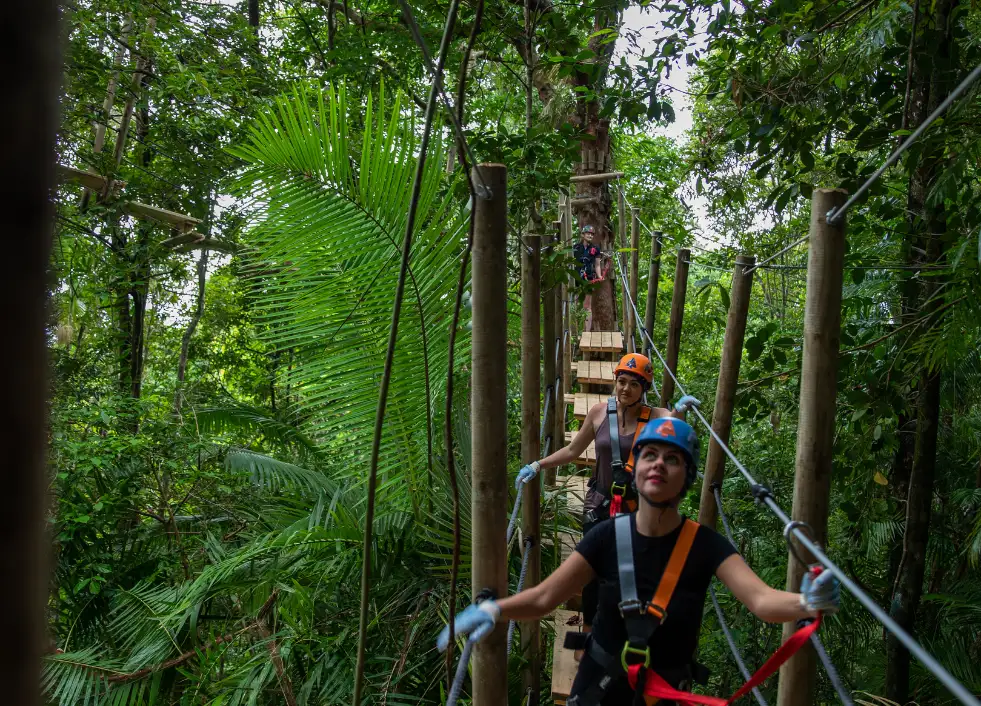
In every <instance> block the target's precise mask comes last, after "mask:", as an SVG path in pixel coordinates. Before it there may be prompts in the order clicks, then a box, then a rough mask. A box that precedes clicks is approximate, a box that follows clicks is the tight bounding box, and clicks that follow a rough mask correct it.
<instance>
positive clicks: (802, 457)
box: [777, 189, 846, 706]
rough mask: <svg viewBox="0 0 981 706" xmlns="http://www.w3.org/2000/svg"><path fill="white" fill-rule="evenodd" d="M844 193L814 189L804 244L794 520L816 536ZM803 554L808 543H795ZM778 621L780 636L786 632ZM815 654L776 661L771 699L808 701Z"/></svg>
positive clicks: (831, 425)
mask: <svg viewBox="0 0 981 706" xmlns="http://www.w3.org/2000/svg"><path fill="white" fill-rule="evenodd" d="M845 199H846V192H845V191H843V190H841V189H815V190H814V193H813V195H812V197H811V227H810V240H809V245H808V252H807V298H806V302H805V305H804V360H803V364H802V365H801V375H800V403H799V405H798V407H799V417H798V419H799V421H798V424H797V463H796V467H795V473H794V506H793V510H792V512H791V516H792V518H793V519H794V520H800V521H802V522H806V523H807V524H809V525H810V526H811V529H812V530H813V532H814V537H815V538H816V540H817V543H818V544H824V543H825V540H826V539H827V535H828V501H829V498H830V495H831V462H832V460H833V458H834V431H835V389H836V385H837V376H838V345H839V343H840V338H841V284H842V277H843V271H842V268H843V263H844V257H845V225H844V222H843V221H839V222H838V223H837V224H836V225H829V224H828V222H827V215H826V214H827V213H828V211H830V210H831V209H832V208H838V207H839V206H841V205H842V204H843V203H844V202H845ZM800 551H801V553H802V554H806V553H807V550H805V549H803V548H801V549H800ZM806 568H807V567H806V566H804V565H803V564H801V563H800V562H799V561H797V559H796V557H795V556H794V555H793V553H790V555H789V559H788V562H787V590H788V591H798V590H800V580H801V577H802V576H803V574H804V571H805V570H806ZM793 630H794V627H793V625H792V624H791V623H787V624H786V625H784V630H783V633H784V639H786V638H787V637H788V636H790V634H791V633H793ZM815 667H816V656H815V654H814V650H813V649H812V648H811V646H810V645H807V646H805V647H804V649H803V650H801V651H800V652H798V653H797V654H796V655H795V656H794V657H793V658H792V659H791V660H790V661H788V662H787V663H786V664H784V665H783V666H782V667H781V668H780V688H779V691H778V692H777V704H778V706H805V705H808V706H809V705H810V704H813V703H814V684H815V677H816V670H815Z"/></svg>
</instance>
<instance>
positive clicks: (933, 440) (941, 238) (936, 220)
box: [886, 0, 958, 704]
mask: <svg viewBox="0 0 981 706" xmlns="http://www.w3.org/2000/svg"><path fill="white" fill-rule="evenodd" d="M957 2H958V0H939V2H938V3H937V4H936V5H933V6H931V7H930V8H929V9H928V10H926V11H925V12H926V14H925V15H924V16H923V17H921V18H920V22H919V27H920V29H919V30H918V36H917V37H915V38H914V41H915V43H916V48H915V51H914V52H912V57H913V61H912V64H911V66H910V67H909V70H910V71H911V72H912V80H911V91H910V104H909V106H908V111H909V115H910V116H911V119H910V125H911V126H914V125H919V124H921V123H922V122H923V120H924V119H925V118H926V116H927V115H929V114H930V113H931V112H932V111H933V110H934V109H935V108H936V107H937V106H938V105H939V104H940V103H941V101H942V100H943V99H944V97H945V96H947V94H948V93H949V91H950V87H951V86H952V85H953V84H954V81H955V79H956V78H957V77H956V76H955V74H954V70H953V68H952V64H953V62H952V61H951V53H952V49H953V38H952V36H951V29H952V28H951V15H952V14H953V10H954V8H955V7H956V6H957ZM926 144H927V148H926V149H925V150H924V152H923V153H922V154H921V156H920V161H919V163H918V164H917V165H916V167H915V169H914V171H913V173H912V174H911V176H910V181H909V193H908V196H907V204H908V212H909V214H910V216H909V232H910V235H909V236H908V241H907V243H906V247H907V252H909V253H910V260H911V262H912V263H913V264H917V265H921V264H933V263H937V262H938V261H940V260H941V259H942V258H943V257H944V251H945V249H946V247H947V245H946V242H945V236H946V232H947V221H946V214H945V212H944V210H943V209H944V206H943V203H942V202H941V203H939V204H936V203H933V202H932V201H930V199H929V196H930V191H931V190H932V188H933V187H934V185H935V184H936V182H937V179H938V177H939V175H940V174H941V173H942V171H943V164H942V160H943V155H944V150H943V145H942V144H939V143H937V142H934V143H932V144H931V143H930V142H927V143H926ZM912 286H913V285H912V284H911V285H909V289H908V290H907V292H904V294H908V293H912ZM936 287H937V286H936V284H935V283H934V282H932V281H927V282H924V283H923V284H922V286H921V288H920V290H919V292H918V293H917V294H918V296H919V306H918V307H915V308H916V309H918V310H919V313H929V312H930V311H932V310H935V309H938V308H939V307H940V306H942V304H943V300H942V297H936V298H934V299H932V300H931V297H934V295H935V294H936ZM931 324H932V325H933V326H936V325H938V322H937V321H936V320H934V321H931ZM939 418H940V372H939V371H937V370H932V369H930V368H928V367H923V366H921V367H920V368H919V370H918V384H917V399H916V434H915V442H914V444H915V445H914V451H913V463H912V469H911V472H910V475H909V489H908V493H907V500H906V529H905V534H904V537H903V546H902V552H901V554H900V559H899V562H898V564H899V565H898V567H897V574H896V577H895V584H894V591H893V599H892V602H891V604H890V608H889V612H890V615H892V617H893V618H894V619H895V620H896V622H898V623H899V624H900V625H901V626H902V627H903V628H904V629H906V630H907V631H909V632H910V633H911V634H914V635H915V628H916V615H917V611H918V609H919V605H920V599H921V598H922V595H923V577H924V574H925V571H926V552H927V544H928V541H929V531H930V514H931V512H932V506H933V485H934V475H935V471H936V463H937V458H936V457H937V432H938V426H939ZM899 453H901V454H902V453H908V450H905V449H904V448H903V445H902V442H901V444H900V451H899ZM898 461H899V459H898V458H897V462H898ZM899 479H900V480H902V479H903V478H902V473H901V472H900V474H899ZM890 563H891V562H890ZM886 657H887V662H886V697H887V698H888V699H891V700H893V701H895V702H897V703H900V704H905V703H907V701H909V695H910V694H909V692H910V685H909V678H910V654H909V652H908V651H907V650H906V649H905V648H903V647H902V646H901V645H900V644H899V643H898V641H897V640H896V639H895V638H893V637H892V636H888V637H887V639H886Z"/></svg>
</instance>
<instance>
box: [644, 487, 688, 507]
mask: <svg viewBox="0 0 981 706" xmlns="http://www.w3.org/2000/svg"><path fill="white" fill-rule="evenodd" d="M637 495H639V496H640V497H642V498H643V499H644V502H646V503H647V504H648V505H650V506H651V507H656V508H657V509H658V510H667V509H669V508H672V507H677V506H678V504H679V503H680V502H681V494H678V495H676V496H675V497H673V498H671V499H670V500H651V499H650V498H648V497H647V496H646V495H644V494H643V493H641V492H640V491H639V490H638V491H637Z"/></svg>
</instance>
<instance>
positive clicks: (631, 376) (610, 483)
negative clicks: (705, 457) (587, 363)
mask: <svg viewBox="0 0 981 706" xmlns="http://www.w3.org/2000/svg"><path fill="white" fill-rule="evenodd" d="M613 374H614V376H615V378H616V388H615V390H614V394H613V396H612V397H610V398H609V400H608V401H607V402H600V403H598V404H595V405H593V406H592V408H591V409H590V410H589V412H588V413H587V414H586V419H585V420H584V421H583V423H582V426H581V427H579V431H578V432H577V433H576V435H575V437H573V439H572V443H570V444H569V445H568V446H566V447H565V448H562V449H559V450H558V451H556V452H555V453H553V454H551V455H549V456H546V457H545V458H543V459H541V460H540V461H535V462H533V463H531V464H529V465H528V466H525V468H523V469H522V471H521V474H519V476H518V477H519V481H520V480H521V479H522V478H523V477H524V476H533V475H535V474H537V472H538V471H539V470H541V469H542V468H554V467H556V466H564V465H566V464H569V463H573V462H574V461H575V460H576V459H577V458H579V457H580V456H581V455H582V453H583V451H585V450H586V447H587V446H589V444H590V442H591V441H594V440H595V441H596V466H595V468H594V469H593V473H592V476H591V477H590V479H589V486H588V490H587V491H586V502H585V504H584V512H583V535H585V534H586V533H587V532H589V530H590V529H592V528H593V527H594V526H596V525H597V524H599V523H600V522H602V521H603V520H606V519H609V518H610V517H613V516H616V515H618V514H620V513H623V512H629V511H630V510H632V509H633V508H634V507H636V491H635V490H633V488H632V484H631V483H630V478H631V475H632V473H633V465H634V459H633V456H632V453H631V451H632V449H633V446H634V439H635V438H636V437H637V436H639V435H640V432H641V431H642V430H643V428H644V426H646V424H647V422H648V421H650V420H652V419H659V418H661V417H668V416H674V417H677V418H679V419H683V418H684V415H685V411H687V410H688V409H689V407H690V406H691V405H692V404H698V401H697V400H695V399H694V398H689V397H683V398H682V399H681V400H680V401H679V402H678V404H677V405H676V406H675V408H674V409H665V408H663V407H652V406H649V405H646V404H644V394H645V393H646V392H647V391H648V390H649V389H650V388H651V385H652V384H653V382H654V369H653V367H651V361H650V359H649V358H647V356H643V355H641V354H639V353H628V354H627V355H625V356H623V358H621V359H620V362H619V363H618V364H617V366H616V368H614V370H613ZM614 438H615V439H616V441H617V443H616V444H614V443H613V439H614ZM522 474H524V476H523V475H522ZM598 590H599V586H598V584H597V583H596V582H595V581H593V582H592V583H590V584H588V585H587V586H586V587H585V588H584V589H583V591H582V604H583V606H582V612H583V626H584V632H588V631H589V628H590V627H591V626H592V623H593V616H594V615H595V613H596V605H597V601H598V595H599V594H598Z"/></svg>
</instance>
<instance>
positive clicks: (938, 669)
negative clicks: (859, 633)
mask: <svg viewBox="0 0 981 706" xmlns="http://www.w3.org/2000/svg"><path fill="white" fill-rule="evenodd" d="M617 264H618V268H617V270H618V274H619V276H620V278H621V279H622V280H624V281H625V277H624V273H623V270H622V269H620V268H619V259H617ZM627 301H628V302H630V306H631V307H632V309H633V312H634V316H635V321H637V329H638V330H639V331H640V333H641V336H642V338H644V339H646V340H647V344H648V345H649V346H650V348H651V350H652V351H654V353H655V354H656V355H657V357H658V359H659V360H660V361H661V365H662V367H663V368H664V370H665V371H666V372H667V373H668V375H669V376H670V377H671V379H672V380H674V383H675V385H676V386H677V388H678V391H679V392H680V393H681V394H682V395H687V394H688V392H687V391H686V390H685V387H684V385H682V384H681V381H680V380H679V379H678V377H677V376H676V375H675V374H674V371H673V370H671V368H670V367H669V366H668V364H667V361H666V360H665V359H664V356H663V355H662V354H661V351H660V350H658V348H657V346H655V345H654V341H652V340H651V336H650V334H649V333H648V331H647V329H646V328H645V327H644V326H643V324H642V323H640V322H641V321H642V320H641V319H640V317H639V313H638V311H637V305H636V304H635V303H634V302H633V300H631V299H629V297H628V299H627ZM691 411H692V412H693V413H694V414H695V416H696V417H697V418H698V421H699V422H701V424H702V426H704V427H705V428H706V429H707V430H708V432H709V434H710V435H711V436H712V438H713V439H715V441H716V443H717V444H718V445H719V448H721V449H722V451H723V452H724V453H725V455H726V456H728V457H729V460H731V461H732V463H733V465H735V467H736V468H737V469H738V470H739V472H740V473H741V474H742V475H743V477H744V478H745V479H746V481H747V482H748V483H749V485H750V489H751V492H752V493H753V497H754V498H755V499H756V501H757V502H759V503H762V504H764V505H765V506H766V507H767V508H768V509H769V510H770V512H772V513H773V514H774V515H776V517H777V519H779V520H780V521H781V522H782V523H783V524H784V538H785V539H786V540H787V543H788V545H790V546H791V548H792V546H793V545H791V544H790V535H793V536H794V537H795V538H796V539H797V541H798V542H800V544H801V545H802V546H803V547H804V548H805V549H807V550H808V551H809V552H810V553H811V554H812V555H813V556H814V558H815V559H817V561H819V562H820V563H821V565H822V566H823V567H824V569H825V570H827V571H830V572H831V573H832V574H834V575H835V577H837V578H838V580H839V581H840V582H841V585H842V586H844V587H845V589H846V590H847V591H848V592H849V593H851V594H852V595H853V596H854V597H855V598H856V599H857V600H858V602H859V603H861V604H862V605H863V606H864V607H865V608H866V610H868V611H869V612H870V613H871V614H872V617H874V618H875V619H876V620H877V621H878V622H879V623H880V624H881V625H882V626H883V627H884V628H885V629H886V630H888V631H889V632H890V633H892V634H893V636H894V637H895V638H896V639H897V640H899V641H900V642H901V643H903V645H904V646H905V647H906V649H907V650H909V652H910V654H912V655H913V656H914V657H916V659H917V660H919V661H920V663H921V664H922V665H923V666H924V667H926V668H927V670H928V671H930V672H931V673H932V674H933V675H934V676H935V677H936V678H937V680H938V681H940V683H941V684H943V685H944V686H945V687H946V688H947V689H948V690H949V691H950V693H951V694H953V695H954V696H955V697H956V698H957V699H958V700H959V701H960V702H961V703H962V704H964V705H965V706H981V701H979V700H978V698H977V697H976V696H974V694H972V693H971V692H970V691H968V689H967V687H965V686H964V685H963V684H961V683H960V682H959V681H958V680H957V679H956V678H955V677H954V675H952V674H951V673H950V672H949V671H947V669H946V668H945V667H944V666H943V665H942V664H940V662H938V661H937V659H936V658H935V657H934V656H933V655H931V654H930V653H929V652H927V651H926V650H925V649H924V648H923V647H922V646H921V645H920V643H919V642H917V641H916V639H915V638H913V636H912V635H910V634H909V633H908V632H906V630H904V629H903V628H902V626H901V625H899V623H897V622H896V621H895V620H893V618H892V616H890V615H889V614H888V613H886V612H885V611H884V610H883V609H882V607H881V606H880V605H879V604H878V603H876V602H875V600H873V599H872V598H871V597H870V596H869V595H868V594H867V593H866V592H865V591H864V590H862V588H861V587H860V586H859V585H858V584H857V583H856V582H855V581H854V580H853V579H852V578H851V577H850V576H849V575H848V574H847V573H845V571H844V570H843V569H842V568H841V567H839V566H838V565H837V564H836V563H834V562H833V561H832V560H831V558H830V557H828V555H827V554H825V553H824V550H823V549H821V547H820V546H818V544H817V542H816V541H814V540H813V539H812V538H811V536H809V534H808V533H807V532H805V531H804V529H803V528H805V527H807V525H805V524H803V523H800V522H795V521H793V520H791V518H790V517H788V516H787V513H785V512H784V511H783V508H781V507H780V505H779V504H777V501H776V500H775V499H774V498H773V494H772V493H771V492H770V489H769V488H767V487H766V486H765V485H763V484H761V483H759V482H757V480H756V479H755V478H754V477H753V474H752V473H750V472H749V469H747V468H746V466H744V465H743V463H742V461H740V460H739V458H738V457H737V456H736V454H735V453H733V451H732V449H730V448H729V445H728V444H726V442H725V441H723V439H722V437H720V436H719V435H718V434H717V433H716V431H715V430H714V429H713V428H712V425H711V424H710V423H709V421H708V419H706V418H705V415H704V414H702V411H701V410H700V409H699V408H698V407H692V408H691ZM808 529H809V528H808Z"/></svg>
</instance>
